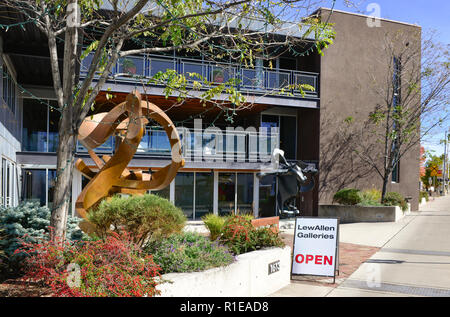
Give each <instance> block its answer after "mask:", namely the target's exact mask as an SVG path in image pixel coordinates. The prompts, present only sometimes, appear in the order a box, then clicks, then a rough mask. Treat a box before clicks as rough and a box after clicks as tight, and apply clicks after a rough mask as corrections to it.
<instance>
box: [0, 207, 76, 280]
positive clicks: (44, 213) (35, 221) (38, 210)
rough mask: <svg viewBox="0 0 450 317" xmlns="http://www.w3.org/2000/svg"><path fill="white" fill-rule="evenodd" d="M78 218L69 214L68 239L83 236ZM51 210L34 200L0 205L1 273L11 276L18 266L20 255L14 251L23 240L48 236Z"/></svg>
mask: <svg viewBox="0 0 450 317" xmlns="http://www.w3.org/2000/svg"><path fill="white" fill-rule="evenodd" d="M79 220H80V219H79V218H76V217H70V216H69V217H68V219H67V232H66V237H67V238H68V239H69V240H70V241H77V240H81V239H83V238H85V236H84V235H83V233H82V231H81V230H80V229H79V228H78V222H79ZM49 226H50V210H49V209H48V208H47V207H45V206H44V207H41V206H40V205H39V203H37V202H27V203H23V204H20V205H19V206H17V207H0V231H2V234H3V238H2V239H1V240H0V250H1V252H2V253H3V255H4V258H3V265H2V267H3V270H2V272H1V273H2V275H4V276H11V275H12V276H13V275H15V274H16V273H17V272H16V271H17V270H18V268H19V267H20V263H21V261H22V260H23V255H18V254H14V251H15V250H16V249H18V248H19V247H20V246H21V245H22V243H23V242H29V243H36V242H37V241H40V240H45V239H48V234H49Z"/></svg>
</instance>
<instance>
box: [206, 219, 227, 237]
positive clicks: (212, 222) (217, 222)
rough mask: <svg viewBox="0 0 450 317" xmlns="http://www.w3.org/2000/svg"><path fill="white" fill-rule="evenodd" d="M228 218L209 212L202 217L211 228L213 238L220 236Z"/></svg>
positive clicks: (208, 227) (209, 228)
mask: <svg viewBox="0 0 450 317" xmlns="http://www.w3.org/2000/svg"><path fill="white" fill-rule="evenodd" d="M226 219H227V217H221V216H218V215H214V214H207V215H206V216H204V217H202V220H203V222H204V224H205V226H206V228H207V229H208V230H209V233H210V239H211V240H216V239H217V238H219V237H220V235H221V233H222V228H223V225H224V223H225V221H226Z"/></svg>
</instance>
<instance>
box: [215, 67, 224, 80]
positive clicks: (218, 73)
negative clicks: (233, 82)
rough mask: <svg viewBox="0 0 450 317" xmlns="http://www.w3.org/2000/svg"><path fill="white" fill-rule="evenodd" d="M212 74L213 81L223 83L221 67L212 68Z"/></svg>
mask: <svg viewBox="0 0 450 317" xmlns="http://www.w3.org/2000/svg"><path fill="white" fill-rule="evenodd" d="M212 75H213V82H216V83H223V82H224V80H225V76H224V73H223V69H221V68H219V69H214V70H213V73H212Z"/></svg>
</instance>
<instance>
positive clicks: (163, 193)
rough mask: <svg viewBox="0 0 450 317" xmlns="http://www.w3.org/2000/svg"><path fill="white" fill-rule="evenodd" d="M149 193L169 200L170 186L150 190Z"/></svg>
mask: <svg viewBox="0 0 450 317" xmlns="http://www.w3.org/2000/svg"><path fill="white" fill-rule="evenodd" d="M150 193H152V194H154V195H157V196H160V197H162V198H165V199H167V200H170V185H168V186H166V187H164V188H163V189H160V190H152V191H150Z"/></svg>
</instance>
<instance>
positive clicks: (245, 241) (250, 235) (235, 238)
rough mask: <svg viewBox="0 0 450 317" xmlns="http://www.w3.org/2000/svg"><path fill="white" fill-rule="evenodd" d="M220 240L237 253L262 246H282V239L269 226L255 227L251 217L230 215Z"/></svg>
mask: <svg viewBox="0 0 450 317" xmlns="http://www.w3.org/2000/svg"><path fill="white" fill-rule="evenodd" d="M220 240H221V241H222V242H223V243H224V244H225V245H226V246H228V247H229V248H230V250H231V251H232V252H233V253H234V254H236V255H238V254H241V253H245V252H250V251H254V250H257V249H260V248H264V247H282V246H284V243H283V240H282V239H281V238H280V236H279V235H278V233H275V232H273V231H272V228H271V227H259V228H255V227H254V226H253V225H252V223H251V219H249V218H248V217H247V218H245V217H242V216H230V217H228V219H227V220H226V221H225V224H224V225H223V229H222V235H221V238H220Z"/></svg>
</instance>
